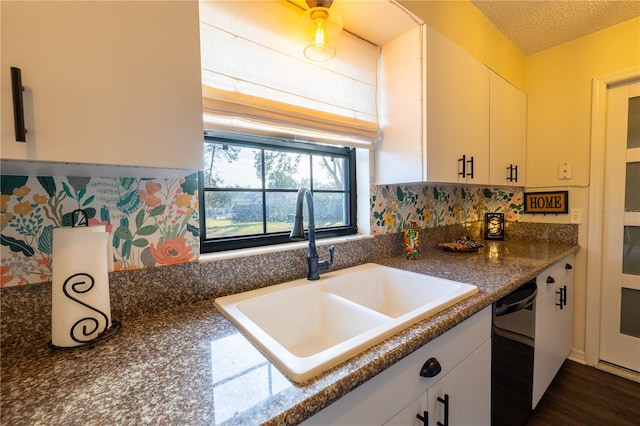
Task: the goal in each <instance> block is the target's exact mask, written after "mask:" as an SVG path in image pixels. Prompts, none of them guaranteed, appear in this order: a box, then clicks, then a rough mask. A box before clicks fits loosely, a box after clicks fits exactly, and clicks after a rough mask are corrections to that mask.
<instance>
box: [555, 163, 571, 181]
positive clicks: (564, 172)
mask: <svg viewBox="0 0 640 426" xmlns="http://www.w3.org/2000/svg"><path fill="white" fill-rule="evenodd" d="M571 178H573V163H571V162H569V161H562V162H561V163H558V179H561V180H563V179H571Z"/></svg>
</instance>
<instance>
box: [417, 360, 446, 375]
mask: <svg viewBox="0 0 640 426" xmlns="http://www.w3.org/2000/svg"><path fill="white" fill-rule="evenodd" d="M441 371H442V366H441V365H440V363H439V362H438V360H437V359H435V358H429V359H428V360H426V361H425V363H424V364H423V365H422V368H421V369H420V376H422V377H435V376H437V375H438V374H440V372H441Z"/></svg>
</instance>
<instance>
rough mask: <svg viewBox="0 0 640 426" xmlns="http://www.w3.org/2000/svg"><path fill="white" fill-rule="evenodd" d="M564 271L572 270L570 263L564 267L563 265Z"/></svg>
mask: <svg viewBox="0 0 640 426" xmlns="http://www.w3.org/2000/svg"><path fill="white" fill-rule="evenodd" d="M564 269H573V266H571V264H570V263H567V264H566V265H564Z"/></svg>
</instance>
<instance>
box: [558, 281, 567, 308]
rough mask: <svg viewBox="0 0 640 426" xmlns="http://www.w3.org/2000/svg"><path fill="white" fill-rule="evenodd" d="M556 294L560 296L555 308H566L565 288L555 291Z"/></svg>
mask: <svg viewBox="0 0 640 426" xmlns="http://www.w3.org/2000/svg"><path fill="white" fill-rule="evenodd" d="M556 294H558V295H560V300H559V301H558V302H556V306H558V307H559V308H560V309H564V307H565V306H567V286H566V285H565V286H562V287H561V288H559V289H558V290H556Z"/></svg>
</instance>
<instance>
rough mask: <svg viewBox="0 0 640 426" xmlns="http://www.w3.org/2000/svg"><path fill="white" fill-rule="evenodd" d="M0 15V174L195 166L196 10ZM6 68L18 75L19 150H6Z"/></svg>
mask: <svg viewBox="0 0 640 426" xmlns="http://www.w3.org/2000/svg"><path fill="white" fill-rule="evenodd" d="M0 7H2V10H1V16H2V27H1V28H2V69H1V76H2V127H1V134H2V160H3V166H5V165H6V164H13V167H11V171H12V172H14V173H15V171H14V169H15V164H18V166H17V167H18V169H19V168H20V167H24V168H25V169H29V168H30V165H33V164H39V165H42V164H45V165H46V164H47V163H49V164H69V163H73V164H75V165H84V166H85V170H87V165H93V164H99V165H107V166H114V167H112V168H122V167H121V166H124V168H123V172H122V173H123V174H124V175H127V174H128V172H129V171H130V170H133V169H135V168H137V167H149V168H162V169H165V168H166V169H185V170H198V169H201V168H202V161H203V133H202V89H201V79H200V42H199V20H198V3H197V2H2V4H1V6H0ZM10 67H17V68H20V69H21V71H22V84H23V87H24V91H23V98H24V115H25V127H26V128H27V130H28V133H27V135H26V139H27V140H26V142H16V136H15V132H14V114H13V106H12V99H11V77H10ZM6 160H26V161H6ZM20 164H22V166H20ZM67 167H68V170H65V169H64V168H63V169H62V171H63V172H64V171H68V172H69V173H73V172H74V170H77V169H74V166H71V165H68V166H67ZM89 170H90V169H89ZM3 172H5V171H4V170H3ZM96 173H99V172H96ZM142 173H144V172H142ZM151 174H153V173H151ZM93 175H95V174H93Z"/></svg>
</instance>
